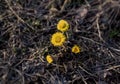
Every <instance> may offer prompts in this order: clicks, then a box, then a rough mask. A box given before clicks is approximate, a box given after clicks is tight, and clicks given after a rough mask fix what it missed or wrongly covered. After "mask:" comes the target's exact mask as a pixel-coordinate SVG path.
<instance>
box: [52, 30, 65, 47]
mask: <svg viewBox="0 0 120 84" xmlns="http://www.w3.org/2000/svg"><path fill="white" fill-rule="evenodd" d="M65 39H66V37H65V36H64V35H63V33H61V32H56V33H54V34H53V35H52V38H51V43H52V44H53V45H54V46H62V45H63V43H64V42H65Z"/></svg>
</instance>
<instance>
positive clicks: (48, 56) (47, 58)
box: [46, 55, 53, 63]
mask: <svg viewBox="0 0 120 84" xmlns="http://www.w3.org/2000/svg"><path fill="white" fill-rule="evenodd" d="M46 60H47V62H48V63H52V62H53V58H52V57H51V56H50V55H47V56H46Z"/></svg>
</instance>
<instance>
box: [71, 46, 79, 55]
mask: <svg viewBox="0 0 120 84" xmlns="http://www.w3.org/2000/svg"><path fill="white" fill-rule="evenodd" d="M72 52H73V53H76V54H77V53H79V52H80V47H79V46H77V45H74V46H73V47H72Z"/></svg>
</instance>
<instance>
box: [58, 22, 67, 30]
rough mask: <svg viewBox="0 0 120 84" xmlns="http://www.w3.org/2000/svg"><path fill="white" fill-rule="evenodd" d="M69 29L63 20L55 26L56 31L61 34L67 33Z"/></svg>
mask: <svg viewBox="0 0 120 84" xmlns="http://www.w3.org/2000/svg"><path fill="white" fill-rule="evenodd" d="M68 28H69V24H68V22H67V21H65V20H60V21H59V22H58V24H57V29H58V30H60V31H61V32H65V31H67V30H68Z"/></svg>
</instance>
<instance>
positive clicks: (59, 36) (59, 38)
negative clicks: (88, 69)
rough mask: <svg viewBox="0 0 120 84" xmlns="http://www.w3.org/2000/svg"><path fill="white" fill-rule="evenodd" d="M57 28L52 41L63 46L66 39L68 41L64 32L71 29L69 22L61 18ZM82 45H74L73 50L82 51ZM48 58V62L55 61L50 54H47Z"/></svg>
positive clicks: (55, 44)
mask: <svg viewBox="0 0 120 84" xmlns="http://www.w3.org/2000/svg"><path fill="white" fill-rule="evenodd" d="M57 29H58V30H59V31H58V32H56V33H54V34H53V35H52V37H51V43H52V44H53V45H54V46H57V47H58V46H62V45H63V44H64V43H65V41H66V36H65V35H64V32H66V31H67V30H68V29H69V23H68V22H67V21H65V20H60V21H59V22H58V24H57ZM80 50H81V49H80V47H79V46H78V45H74V46H73V47H72V50H71V51H72V52H73V53H75V54H77V53H79V52H80ZM46 60H47V62H48V63H52V62H53V58H52V56H50V55H47V56H46Z"/></svg>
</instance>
